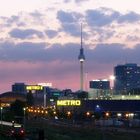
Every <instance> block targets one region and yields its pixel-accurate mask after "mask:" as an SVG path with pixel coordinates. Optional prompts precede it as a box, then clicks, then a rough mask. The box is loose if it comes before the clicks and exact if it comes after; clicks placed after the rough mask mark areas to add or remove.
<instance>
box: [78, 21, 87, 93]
mask: <svg viewBox="0 0 140 140" xmlns="http://www.w3.org/2000/svg"><path fill="white" fill-rule="evenodd" d="M82 39H83V34H82V23H81V47H80V54H79V56H78V59H79V61H80V90H81V91H83V83H84V72H83V63H84V61H85V55H84V49H83V40H82Z"/></svg>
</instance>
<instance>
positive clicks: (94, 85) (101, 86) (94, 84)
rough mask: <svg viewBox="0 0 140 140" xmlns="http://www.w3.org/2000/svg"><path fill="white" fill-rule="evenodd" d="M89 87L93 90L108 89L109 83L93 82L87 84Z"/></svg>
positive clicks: (106, 81)
mask: <svg viewBox="0 0 140 140" xmlns="http://www.w3.org/2000/svg"><path fill="white" fill-rule="evenodd" d="M89 84H90V85H89V87H90V88H94V89H104V90H107V89H110V81H108V80H106V79H104V80H93V81H90V82H89Z"/></svg>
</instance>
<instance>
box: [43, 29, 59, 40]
mask: <svg viewBox="0 0 140 140" xmlns="http://www.w3.org/2000/svg"><path fill="white" fill-rule="evenodd" d="M45 33H46V34H47V36H48V37H49V38H53V37H55V36H57V34H58V32H57V31H55V30H47V31H45Z"/></svg>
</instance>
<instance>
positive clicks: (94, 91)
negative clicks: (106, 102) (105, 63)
mask: <svg viewBox="0 0 140 140" xmlns="http://www.w3.org/2000/svg"><path fill="white" fill-rule="evenodd" d="M89 88H90V91H89V94H88V98H89V99H102V98H104V97H107V96H108V95H109V94H110V81H108V80H107V79H102V80H92V81H90V82H89Z"/></svg>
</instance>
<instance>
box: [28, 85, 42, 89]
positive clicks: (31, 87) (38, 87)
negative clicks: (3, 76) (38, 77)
mask: <svg viewBox="0 0 140 140" xmlns="http://www.w3.org/2000/svg"><path fill="white" fill-rule="evenodd" d="M26 90H43V86H40V85H38V86H36V85H30V86H26Z"/></svg>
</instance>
